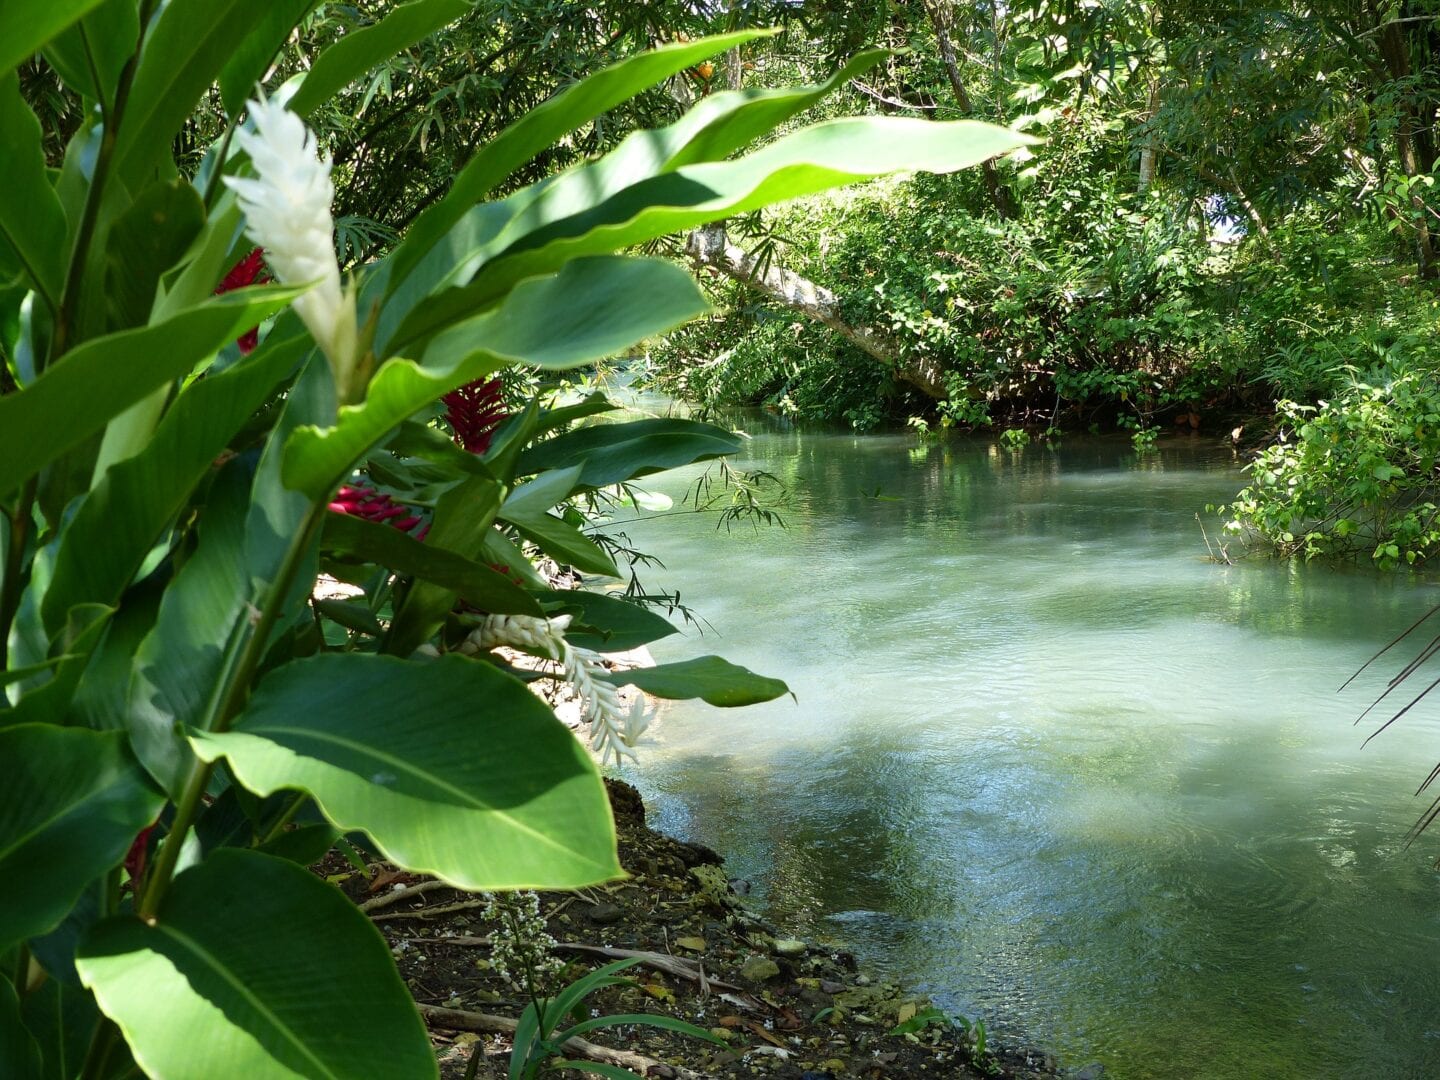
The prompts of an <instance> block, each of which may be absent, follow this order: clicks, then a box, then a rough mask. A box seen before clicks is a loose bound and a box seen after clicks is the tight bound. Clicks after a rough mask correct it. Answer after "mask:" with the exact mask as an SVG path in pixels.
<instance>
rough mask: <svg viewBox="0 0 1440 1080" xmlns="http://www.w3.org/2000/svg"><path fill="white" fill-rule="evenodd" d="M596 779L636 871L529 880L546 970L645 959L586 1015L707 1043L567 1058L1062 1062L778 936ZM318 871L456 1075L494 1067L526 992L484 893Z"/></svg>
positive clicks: (798, 1078)
mask: <svg viewBox="0 0 1440 1080" xmlns="http://www.w3.org/2000/svg"><path fill="white" fill-rule="evenodd" d="M609 788H610V793H611V804H612V806H613V807H614V810H615V818H616V826H617V832H618V835H619V841H620V859H621V863H622V865H623V866H624V867H625V869H626V870H627V871H628V873H629V874H630V875H631V876H630V877H629V878H628V879H627V880H625V881H622V882H617V883H615V884H612V885H609V886H605V887H602V888H596V889H591V890H585V891H584V892H583V893H579V894H577V893H542V894H540V896H539V911H540V918H541V919H542V920H543V922H544V925H545V930H546V932H547V933H548V934H549V935H550V936H551V937H553V938H554V939H555V941H556V942H557V943H558V944H557V946H556V947H555V949H554V950H552V952H553V954H554V955H555V956H557V957H560V958H563V959H564V960H565V961H566V968H565V970H564V971H563V973H561V974H560V976H559V977H558V980H557V984H556V985H557V986H559V985H564V984H565V983H569V982H572V981H574V980H575V979H577V978H580V977H582V976H583V975H584V974H585V973H587V972H588V971H591V970H593V969H595V968H596V967H599V966H600V965H601V964H604V963H606V962H608V961H609V960H611V959H613V958H617V957H621V956H626V955H637V954H638V955H640V956H642V958H643V959H642V962H641V963H640V964H638V965H637V966H636V967H635V968H633V969H632V970H631V971H629V972H627V974H628V975H629V976H631V977H632V978H633V981H634V983H635V985H634V986H627V987H614V988H610V989H607V990H604V991H602V992H600V993H597V994H596V995H594V996H593V997H591V998H589V999H587V1002H586V1008H587V1009H589V1010H591V1014H592V1015H594V1014H595V1013H596V1012H598V1014H599V1015H615V1014H621V1013H626V1014H630V1013H648V1014H652V1015H657V1016H662V1017H663V1016H668V1017H675V1018H678V1019H682V1020H685V1021H687V1022H689V1023H693V1024H696V1025H698V1026H700V1027H702V1028H705V1029H706V1030H708V1031H710V1032H711V1033H712V1034H713V1035H714V1036H715V1037H716V1038H717V1039H718V1040H720V1042H718V1043H709V1042H703V1041H700V1040H698V1039H693V1038H689V1037H686V1036H683V1035H679V1034H677V1033H674V1032H670V1031H662V1030H658V1029H654V1028H650V1027H646V1026H633V1027H632V1026H626V1027H625V1028H622V1029H620V1030H618V1031H616V1030H614V1029H602V1030H600V1031H597V1032H591V1033H588V1034H587V1036H586V1041H585V1042H584V1043H583V1044H577V1045H571V1046H568V1047H567V1048H566V1053H567V1056H569V1057H572V1058H578V1057H582V1056H583V1057H585V1058H588V1059H590V1060H592V1061H599V1062H603V1063H607V1064H612V1065H619V1066H621V1067H623V1068H628V1069H630V1070H631V1071H633V1072H635V1073H636V1074H639V1075H642V1076H647V1077H666V1078H671V1080H709V1078H727V1080H728V1078H737V1080H738V1078H741V1077H745V1078H750V1077H771V1078H775V1080H829V1078H834V1080H841V1078H845V1077H868V1078H877V1077H911V1076H926V1077H936V1078H955V1080H961V1078H963V1080H976V1078H980V1077H1013V1078H1016V1080H1046V1078H1054V1077H1059V1076H1061V1075H1063V1074H1062V1073H1061V1072H1060V1070H1059V1069H1058V1067H1057V1065H1056V1063H1055V1061H1054V1060H1053V1059H1051V1058H1049V1057H1047V1056H1046V1055H1045V1054H1043V1053H1041V1052H1038V1051H1035V1050H1027V1049H1024V1048H1014V1047H1006V1046H995V1045H992V1044H988V1043H986V1042H984V1041H983V1039H982V1038H977V1033H975V1032H967V1031H966V1030H965V1029H964V1028H963V1027H961V1026H959V1025H955V1024H952V1023H950V1022H947V1021H946V1020H944V1019H943V1018H942V1017H940V1016H939V1015H938V1014H936V1015H935V1017H934V1019H933V1020H931V1021H930V1022H929V1023H926V1022H925V1021H926V1017H927V1016H928V1015H930V1014H928V1013H927V1012H926V1009H927V1008H928V1007H929V1003H928V1002H927V1001H926V1000H925V999H924V998H923V997H920V996H918V995H913V994H909V993H907V992H906V991H905V990H904V989H903V988H902V987H898V986H894V985H891V984H886V983H881V982H878V981H877V980H873V979H871V978H870V977H869V976H868V975H867V974H866V973H865V972H864V971H863V970H859V969H858V968H857V965H856V962H855V958H854V956H853V955H852V954H851V953H849V952H848V951H845V950H843V949H838V948H834V947H830V946H819V945H816V944H814V943H807V942H802V941H797V940H793V939H789V938H787V937H786V936H785V935H784V933H783V931H782V930H781V929H779V928H776V927H774V926H771V925H769V924H767V923H766V922H764V921H763V920H761V919H759V918H758V917H756V916H755V915H754V914H753V913H751V912H750V911H748V910H747V909H746V907H745V905H744V903H743V901H742V900H741V898H740V897H738V896H736V895H735V893H734V891H733V890H732V889H731V888H730V886H729V884H728V883H727V881H726V877H725V871H724V863H723V860H722V859H721V857H720V856H719V855H718V854H716V853H715V852H713V851H710V850H709V849H707V848H705V847H702V846H699V845H694V844H686V843H681V842H680V841H677V840H674V839H672V838H670V837H668V836H665V835H663V834H661V833H659V832H656V831H655V830H653V829H650V828H649V827H648V826H647V825H646V822H645V808H644V806H643V804H642V802H641V800H640V796H639V794H638V793H637V792H636V791H635V789H634V788H632V787H630V786H629V785H627V784H623V783H619V782H616V781H610V782H609ZM327 870H328V871H330V873H331V876H333V877H335V878H337V879H339V880H340V883H341V886H342V887H343V888H344V889H345V890H346V891H347V893H349V894H350V895H351V896H352V897H353V898H354V899H355V900H356V901H357V903H359V904H360V906H361V907H362V908H363V909H365V910H366V911H367V914H369V915H370V917H371V918H372V919H373V920H374V921H375V923H376V925H377V926H378V927H379V928H380V930H381V932H382V933H383V934H384V936H385V938H386V940H387V941H388V942H389V944H390V947H391V950H392V952H393V953H394V955H395V957H396V959H397V961H398V963H399V965H400V970H401V972H402V974H403V975H404V977H405V980H406V982H407V984H408V985H409V986H410V989H411V991H412V993H413V994H414V995H415V999H416V1001H417V1003H419V1005H420V1008H421V1011H422V1013H424V1014H425V1018H426V1021H427V1023H428V1025H429V1026H430V1029H431V1032H432V1038H433V1041H434V1044H435V1048H436V1052H437V1055H438V1056H439V1058H440V1061H441V1066H442V1076H444V1077H445V1078H446V1080H460V1078H461V1077H463V1076H464V1075H465V1072H466V1069H467V1067H468V1066H469V1064H470V1059H471V1056H472V1054H474V1053H476V1052H480V1053H483V1054H484V1055H485V1056H484V1058H483V1059H482V1061H481V1062H480V1063H479V1064H478V1067H477V1070H476V1072H475V1074H474V1075H478V1076H480V1077H485V1076H501V1075H504V1073H505V1068H506V1063H507V1062H508V1058H509V1053H510V1046H511V1033H512V1032H513V1030H514V1021H515V1019H516V1018H517V1017H518V1016H519V1015H520V1013H521V1011H522V1010H523V1009H524V1005H525V997H524V995H523V994H522V993H520V992H519V991H518V990H517V988H516V987H515V985H514V984H513V983H512V982H511V980H509V979H507V978H505V977H504V976H503V975H502V974H500V973H499V972H498V971H497V969H496V965H494V964H493V963H492V949H491V946H490V934H491V932H492V929H493V924H492V923H490V922H488V921H487V920H486V919H485V918H484V916H483V909H484V903H485V901H484V899H483V898H482V897H477V896H471V895H466V894H464V893H460V892H459V891H457V890H454V889H451V888H449V887H445V886H442V885H441V884H440V883H438V882H434V881H425V880H421V879H418V878H414V877H413V876H410V875H400V874H395V873H393V872H392V871H389V870H387V869H386V868H385V867H383V866H377V867H375V868H373V871H372V873H371V875H370V877H369V879H368V880H367V879H366V878H365V877H363V876H362V875H360V874H359V873H358V872H355V871H354V870H353V868H349V869H345V868H341V867H340V866H339V865H338V864H332V865H329V866H327ZM897 1026H899V1027H903V1028H911V1029H914V1030H911V1031H909V1032H906V1033H896V1031H895V1029H896V1028H897ZM577 1075H578V1074H577ZM1085 1075H1091V1076H1096V1075H1099V1074H1098V1073H1097V1072H1093V1071H1091V1072H1088V1073H1085Z"/></svg>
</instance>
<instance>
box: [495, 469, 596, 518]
mask: <svg viewBox="0 0 1440 1080" xmlns="http://www.w3.org/2000/svg"><path fill="white" fill-rule="evenodd" d="M581 468H582V466H580V465H572V466H570V467H569V468H567V469H551V470H550V471H549V472H546V473H542V474H541V475H540V476H537V477H536V478H535V479H534V480H531V481H530V482H529V483H528V484H521V485H520V486H519V487H517V488H516V489H515V490H514V491H512V492H510V496H509V498H507V499H506V500H505V502H504V504H503V505H502V506H501V508H500V516H501V517H503V518H507V519H508V518H509V516H510V515H511V514H519V515H521V516H526V515H534V514H543V513H545V511H547V510H549V509H550V508H551V507H552V506H558V505H559V504H560V503H562V502H564V501H565V500H566V499H568V498H569V497H570V493H571V492H572V491H574V490H575V484H576V481H578V480H579V479H580V470H581Z"/></svg>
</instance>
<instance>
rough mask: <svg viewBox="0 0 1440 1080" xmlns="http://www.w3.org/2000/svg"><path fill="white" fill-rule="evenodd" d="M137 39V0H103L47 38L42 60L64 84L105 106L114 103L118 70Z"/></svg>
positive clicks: (138, 29) (138, 13) (128, 57)
mask: <svg viewBox="0 0 1440 1080" xmlns="http://www.w3.org/2000/svg"><path fill="white" fill-rule="evenodd" d="M139 40H140V11H139V6H138V4H137V3H136V0H102V2H101V3H100V5H99V6H98V7H96V8H95V10H94V11H92V12H90V14H88V15H86V16H85V18H83V19H82V20H80V21H79V22H78V23H76V24H75V25H74V26H72V27H70V29H68V30H66V31H65V32H64V33H62V34H60V35H58V36H57V37H54V38H51V39H50V42H49V43H48V44H47V45H46V46H45V59H46V61H47V62H48V63H49V64H50V66H51V67H53V68H54V69H55V71H56V72H57V73H58V74H59V76H60V78H61V79H62V80H63V81H64V82H65V85H66V86H69V87H71V88H72V89H74V90H76V91H78V92H79V93H81V94H83V95H84V96H85V97H87V98H89V99H90V100H91V101H99V102H103V103H104V105H105V107H106V108H107V109H108V108H111V107H113V106H114V103H115V86H116V84H117V83H118V82H119V81H120V72H121V71H122V70H123V69H124V67H125V62H126V61H127V60H129V59H130V56H131V54H132V53H134V51H135V46H136V45H137V44H138V43H139ZM96 76H99V80H100V81H99V83H98V84H97V83H96V81H95V77H96Z"/></svg>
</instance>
